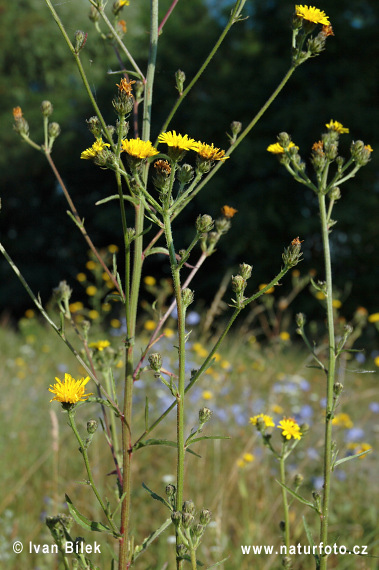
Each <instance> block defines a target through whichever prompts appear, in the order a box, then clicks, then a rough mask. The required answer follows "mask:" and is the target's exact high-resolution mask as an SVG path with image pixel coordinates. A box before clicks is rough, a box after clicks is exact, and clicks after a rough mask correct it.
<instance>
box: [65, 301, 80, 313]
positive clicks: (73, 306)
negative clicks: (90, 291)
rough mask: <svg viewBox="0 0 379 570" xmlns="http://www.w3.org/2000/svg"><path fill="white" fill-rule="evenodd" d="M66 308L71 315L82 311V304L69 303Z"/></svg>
mask: <svg viewBox="0 0 379 570" xmlns="http://www.w3.org/2000/svg"><path fill="white" fill-rule="evenodd" d="M68 308H69V309H70V311H71V313H77V312H78V311H81V310H82V309H83V303H81V302H80V301H77V302H76V303H70V304H69V306H68Z"/></svg>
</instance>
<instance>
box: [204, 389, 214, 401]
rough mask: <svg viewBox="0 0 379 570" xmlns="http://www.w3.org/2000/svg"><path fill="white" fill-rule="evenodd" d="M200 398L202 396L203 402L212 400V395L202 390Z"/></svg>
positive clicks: (208, 391)
mask: <svg viewBox="0 0 379 570" xmlns="http://www.w3.org/2000/svg"><path fill="white" fill-rule="evenodd" d="M202 396H203V398H204V400H212V398H213V394H212V392H211V391H210V390H204V392H203V394H202Z"/></svg>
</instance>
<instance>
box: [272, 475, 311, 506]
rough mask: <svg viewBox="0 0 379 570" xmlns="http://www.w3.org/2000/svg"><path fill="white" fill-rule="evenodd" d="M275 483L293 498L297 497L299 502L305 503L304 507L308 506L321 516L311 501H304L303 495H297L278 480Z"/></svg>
mask: <svg viewBox="0 0 379 570" xmlns="http://www.w3.org/2000/svg"><path fill="white" fill-rule="evenodd" d="M275 481H276V482H277V483H278V484H279V485H280V486H281V487H283V488H284V489H285V490H286V491H288V492H289V494H290V495H292V496H293V497H295V499H297V500H298V501H300V503H303V505H307V507H310V508H311V509H313V510H314V511H316V513H318V514H320V513H319V511H318V508H317V507H316V506H315V505H314V504H313V503H311V502H310V501H307V499H304V497H302V496H301V495H299V494H298V493H295V491H293V490H292V489H290V488H289V487H287V485H284V484H283V483H281V482H280V481H278V480H277V479H275Z"/></svg>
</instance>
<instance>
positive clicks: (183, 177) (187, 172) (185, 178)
mask: <svg viewBox="0 0 379 570" xmlns="http://www.w3.org/2000/svg"><path fill="white" fill-rule="evenodd" d="M176 177H177V179H178V181H179V182H180V184H183V185H184V186H185V185H186V184H189V183H190V182H191V180H192V178H193V177H194V172H193V168H192V166H191V165H189V164H183V165H182V166H180V167H179V168H178V170H177V173H176Z"/></svg>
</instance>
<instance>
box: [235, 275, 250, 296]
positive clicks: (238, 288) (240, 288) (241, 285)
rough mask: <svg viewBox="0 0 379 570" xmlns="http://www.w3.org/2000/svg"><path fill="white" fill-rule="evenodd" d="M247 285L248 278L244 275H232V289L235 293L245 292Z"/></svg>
mask: <svg viewBox="0 0 379 570" xmlns="http://www.w3.org/2000/svg"><path fill="white" fill-rule="evenodd" d="M246 285H247V283H246V280H245V279H244V278H243V277H242V275H233V276H232V289H233V291H234V292H235V293H243V292H244V291H245V289H246Z"/></svg>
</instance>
